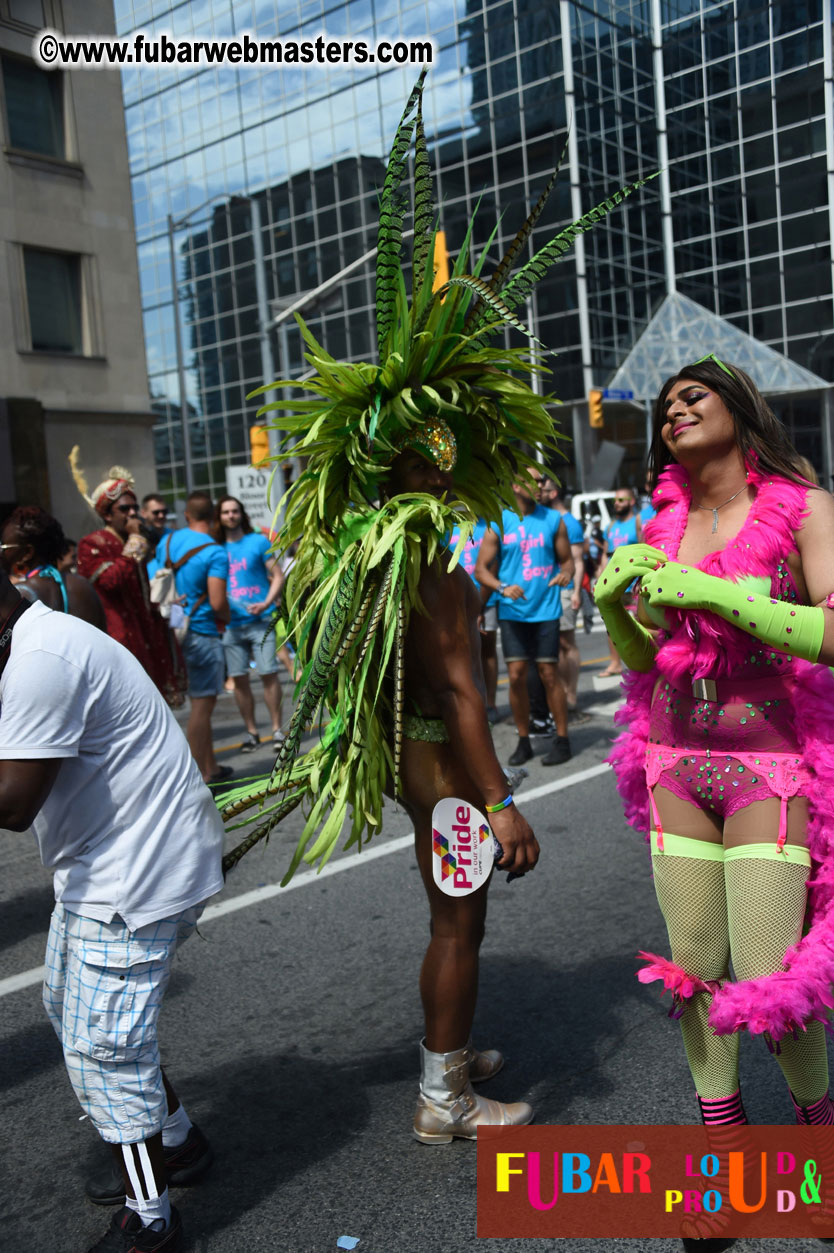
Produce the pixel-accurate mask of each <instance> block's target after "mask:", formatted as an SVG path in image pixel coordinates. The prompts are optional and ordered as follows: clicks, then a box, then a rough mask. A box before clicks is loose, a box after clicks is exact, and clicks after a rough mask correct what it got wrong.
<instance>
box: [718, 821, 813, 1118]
mask: <svg viewBox="0 0 834 1253" xmlns="http://www.w3.org/2000/svg"><path fill="white" fill-rule="evenodd" d="M743 847H744V846H743V845H742V846H740V847H737V848H735V849H733V850H732V856H731V858H730V859H728V860H726V861H725V863H724V881H725V885H726V891H727V911H728V914H729V924H730V928H729V929H730V951H731V953H732V959H733V971H734V972H735V976H736V978H737V979H756V978H758V977H759V976H760V975H768V974H771V973H772V972H773V971H774V970H781V969H782V959H783V958H784V956H785V952H786V950H787V949H789V948H790V947H791V946H792V945H793V944H795V943H796V941H797V940H798V939H799V936H800V932H801V930H802V922H803V919H804V917H805V896H806V891H805V881H806V879H807V878H808V874H809V869H808V867H807V866H804V865H796V864H793V863H788V864H785V862H784V861H781V860H780V861H774V860H772V859H771V858H768V859H766V860H764V859H762V858H760V857H745V856H739V853H741V852H742V849H743ZM779 1047H780V1050H781V1051H780V1052H779V1053H777V1055H776V1060H777V1061H778V1063H779V1065H780V1067H781V1070H782V1074H783V1075H784V1076H785V1079H786V1080H787V1083H788V1087H789V1088H790V1089H791V1091H792V1092H793V1094H794V1096H795V1097H796V1099H797V1101H798V1102H799V1104H800V1105H811V1104H812V1103H813V1102H814V1101H817V1100H819V1098H820V1097H821V1096H824V1095H825V1093H826V1091H827V1090H828V1060H827V1058H826V1052H825V1028H824V1027H823V1025H822V1023H821V1022H812V1023H809V1024H808V1029H807V1030H806V1031H803V1032H802V1033H801V1034H800V1036H799V1039H797V1040H794V1039H793V1038H792V1037H791V1036H786V1037H785V1038H784V1039H783V1040H781V1041H780V1045H779Z"/></svg>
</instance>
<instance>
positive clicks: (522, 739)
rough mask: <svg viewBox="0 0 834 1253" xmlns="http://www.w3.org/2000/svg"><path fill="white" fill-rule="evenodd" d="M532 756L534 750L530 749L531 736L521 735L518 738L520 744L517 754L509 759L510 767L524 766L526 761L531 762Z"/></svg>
mask: <svg viewBox="0 0 834 1253" xmlns="http://www.w3.org/2000/svg"><path fill="white" fill-rule="evenodd" d="M532 756H533V750H532V748H531V747H530V739H529V736H526V735H520V736H519V737H518V744H517V745H516V749H515V752H514V753H513V755H512V757H511V758H510V759H509V762H508V765H510V766H523V765H524V763H525V761H529V760H530V758H531V757H532Z"/></svg>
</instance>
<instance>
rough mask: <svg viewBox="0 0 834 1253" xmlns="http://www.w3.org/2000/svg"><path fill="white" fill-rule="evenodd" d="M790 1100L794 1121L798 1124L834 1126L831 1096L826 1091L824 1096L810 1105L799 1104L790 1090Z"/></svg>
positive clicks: (833, 1107)
mask: <svg viewBox="0 0 834 1253" xmlns="http://www.w3.org/2000/svg"><path fill="white" fill-rule="evenodd" d="M791 1100H792V1101H793V1108H794V1113H795V1114H796V1121H797V1123H798V1124H799V1125H800V1126H807V1127H832V1126H834V1105H832V1104H831V1097H830V1096H829V1095H828V1093H827V1092H826V1093H825V1096H821V1097H820V1099H819V1100H818V1101H814V1102H813V1104H811V1105H800V1104H799V1103H798V1101H797V1099H796V1097H795V1096H794V1094H793V1092H791Z"/></svg>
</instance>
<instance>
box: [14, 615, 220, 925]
mask: <svg viewBox="0 0 834 1253" xmlns="http://www.w3.org/2000/svg"><path fill="white" fill-rule="evenodd" d="M46 757H60V758H61V759H62V763H61V768H60V770H59V771H58V777H57V779H56V780H55V784H54V786H53V788H52V791H51V792H50V793H49V796H48V797H47V799H46V801H45V802H44V805H43V808H42V809H41V811H40V813H39V814H38V816H37V818H36V819H35V821H34V823H33V830H34V832H35V836H36V837H37V841H38V845H39V848H40V854H41V858H42V860H43V863H44V865H45V866H48V867H49V868H50V869H54V871H55V899H56V900H57V901H60V902H62V903H63V904H64V906H65V907H66V908H67V909H69V910H71V911H72V912H74V913H78V914H83V915H84V916H86V917H88V918H97V919H99V920H100V921H102V922H110V921H112V919H113V918H114V916H115V915H116V914H119V915H120V916H121V917H122V918H123V919H124V921H125V922H126V923H127V925H128V927H129V928H130V929H131V930H132V931H134V930H136V929H137V928H138V927H142V926H144V925H145V924H146V923H149V922H155V921H156V920H157V919H159V918H166V917H168V915H169V914H175V913H179V912H180V910H183V909H188V908H189V906H191V905H197V904H199V903H200V902H201V901H204V900H205V899H206V898H207V897H209V896H212V895H213V894H214V893H215V892H219V891H220V889H221V887H222V886H223V875H222V871H221V868H220V856H221V848H222V838H223V827H222V823H221V821H220V816H219V814H218V812H217V808H216V806H215V804H214V801H213V799H212V796H211V793H210V792H209V790H208V788H207V787H206V785H205V784H204V783H203V781H202V779H201V778H200V774H199V771H198V770H197V767H196V765H195V764H194V761H193V758H192V757H191V753H190V752H189V749H188V745H187V743H186V741H185V737H184V736H183V734H182V731H181V730H180V728H179V727H178V725H177V723H176V721H175V720H174V718H173V717H172V715H171V711H170V710H169V708H168V706H167V705H166V704H165V701H164V700H163V699H162V697H161V696H160V694H159V692H158V691H157V689H156V687H155V686H154V684H153V683H152V681H151V680H150V679H149V678H148V676H147V674H146V673H145V671H144V670H143V669H142V667H141V666H140V664H139V662H138V661H137V660H136V658H135V657H133V656H132V654H131V653H129V652H128V651H127V649H126V648H123V647H122V645H121V644H118V643H116V641H115V640H112V639H110V638H109V636H107V635H104V633H103V632H101V631H99V630H98V629H97V628H96V627H93V626H90V625H89V624H88V623H86V622H82V621H81V619H80V618H73V617H71V616H70V615H69V614H64V613H55V612H53V611H52V610H51V609H47V607H46V606H45V605H42V604H34V605H32V607H31V608H30V609H27V610H26V612H25V613H24V614H23V616H22V617H21V618H20V619H19V620H18V621H17V623H16V624H15V628H14V635H13V637H12V647H11V654H10V657H9V660H8V662H7V664H6V668H5V670H4V671H3V675H2V677H1V678H0V760H13V761H31V760H33V759H36V758H37V759H41V758H46Z"/></svg>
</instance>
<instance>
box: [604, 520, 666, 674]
mask: <svg viewBox="0 0 834 1253" xmlns="http://www.w3.org/2000/svg"><path fill="white" fill-rule="evenodd" d="M665 560H666V554H665V553H663V552H661V551H660V549H659V548H652V547H651V546H650V545H649V544H624V545H623V547H622V548H618V549H616V550H615V552H614V553H613V554H612V556H611V558H610V560H609V562H608V565H607V566H606V567H605V569H604V570H603V572H602V574H601V575H600V577H599V578H598V579H597V585H596V590H595V592H594V596H595V599H596V603H597V607H598V609H599V612H600V616H601V618H602V620H603V622H604V623H605V626H606V629H607V631H608V634H609V635H610V636H611V639H612V642H613V644H614V647H615V648H616V650H617V652H618V653H619V654H620V658H621V659H622V661H623V663H624V664H625V665H626V666H628V668H629V670H641V671H643V672H644V673H645V672H646V671H648V670H651V668H652V666H653V665H654V659H655V654H656V652H657V649H656V647H655V643H654V640H653V638H652V635H651V632H650V631H647V630H646V628H645V627H643V626H641V625H640V623H639V622H637V621H636V619H635V618H634V617H633V616H632V614H630V613H629V612H628V610H627V609H626V607H625V605H624V604H623V592H625V590H626V588H627V587H628V586H629V585H630V584H631V583H633V582H634V580H635V579H637V578H640V577H641V575H642V576H645V575H646V574H647V573H650V572H653V571H654V570H655V569H656V568H657V566H658V563H663V562H665Z"/></svg>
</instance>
